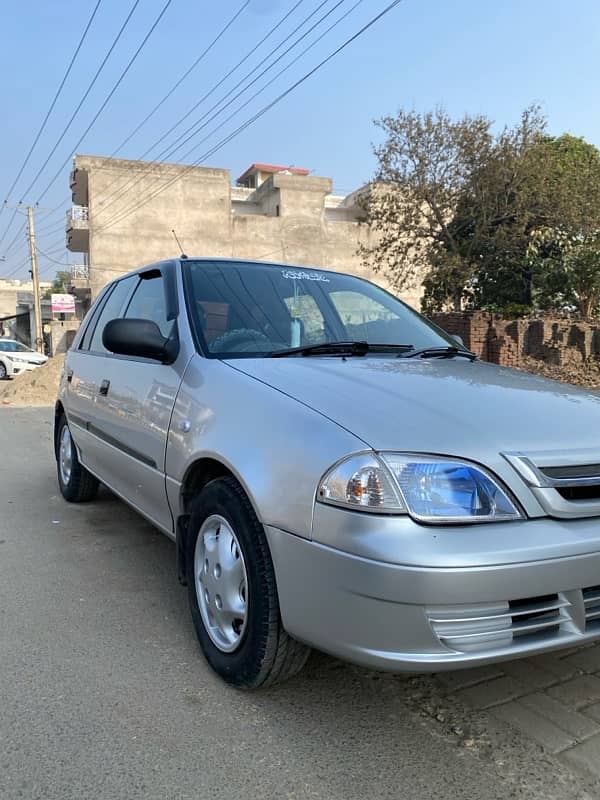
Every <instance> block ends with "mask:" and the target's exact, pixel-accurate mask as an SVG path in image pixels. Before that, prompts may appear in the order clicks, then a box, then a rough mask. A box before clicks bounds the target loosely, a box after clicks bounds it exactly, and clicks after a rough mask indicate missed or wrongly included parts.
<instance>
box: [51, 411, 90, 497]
mask: <svg viewBox="0 0 600 800" xmlns="http://www.w3.org/2000/svg"><path fill="white" fill-rule="evenodd" d="M56 471H57V473H58V486H59V488H60V493H61V494H62V496H63V497H64V498H65V500H68V501H69V503H87V502H89V501H90V500H93V499H94V498H95V497H96V494H97V493H98V486H99V482H98V479H97V478H95V477H94V476H93V475H92V474H91V472H88V471H87V469H86V468H85V467H82V466H81V464H80V463H79V458H78V457H77V449H76V447H75V444H74V442H73V439H72V438H71V431H70V430H69V425H68V423H67V418H66V417H65V416H64V415H63V416H62V417H61V418H60V421H59V423H58V428H57V430H56Z"/></svg>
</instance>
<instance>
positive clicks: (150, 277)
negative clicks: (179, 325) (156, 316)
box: [121, 267, 178, 336]
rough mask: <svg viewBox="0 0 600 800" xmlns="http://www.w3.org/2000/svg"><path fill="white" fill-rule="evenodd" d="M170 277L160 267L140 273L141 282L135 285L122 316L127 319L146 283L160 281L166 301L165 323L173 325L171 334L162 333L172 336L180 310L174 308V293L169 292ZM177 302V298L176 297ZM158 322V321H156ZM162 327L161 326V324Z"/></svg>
mask: <svg viewBox="0 0 600 800" xmlns="http://www.w3.org/2000/svg"><path fill="white" fill-rule="evenodd" d="M170 277H171V276H169V275H168V274H167V270H163V269H161V268H160V267H152V268H151V269H147V270H144V271H143V272H140V273H139V281H138V282H137V284H136V285H135V287H134V289H133V291H132V292H131V294H130V295H129V297H128V298H127V301H126V304H125V306H124V308H123V309H122V310H121V316H122V317H123V318H124V319H126V318H127V315H128V314H129V310H130V308H131V305H132V303H133V302H134V301H135V299H136V295H137V293H138V291H140V290H141V288H142V286H143V285H144V284H145V283H147V282H148V283H149V282H150V281H157V280H158V281H160V285H161V289H162V296H163V301H164V311H165V321H166V322H171V323H173V324H172V325H171V328H170V333H168V334H165V333H164V331H162V330H161V333H163V335H166V336H172V335H173V333H174V331H175V330H176V327H175V325H174V322H175V320H176V319H177V316H178V309H177V307H175V308H174V307H173V297H172V292H170V291H169V278H170ZM175 300H176V296H175ZM154 321H155V322H156V320H154ZM159 327H160V324H159Z"/></svg>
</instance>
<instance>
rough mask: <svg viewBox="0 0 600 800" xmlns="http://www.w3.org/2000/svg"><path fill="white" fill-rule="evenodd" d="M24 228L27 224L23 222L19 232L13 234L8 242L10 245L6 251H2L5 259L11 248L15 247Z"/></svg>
mask: <svg viewBox="0 0 600 800" xmlns="http://www.w3.org/2000/svg"><path fill="white" fill-rule="evenodd" d="M26 227H27V222H24V223H23V224H22V225H21V227H20V228H19V230H18V231H17V232H16V233H15V235H14V237H13V238H12V239H11V241H10V244H9V245H7V247H6V250H5V251H4V256H5V257H6V256H7V255H8V254H9V253H10V251H11V250H12V248H13V247H14V246H15V244H16V243H17V241H18V239H19V237H20V236H21V234H22V233H24V231H25V228H26Z"/></svg>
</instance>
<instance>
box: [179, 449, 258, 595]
mask: <svg viewBox="0 0 600 800" xmlns="http://www.w3.org/2000/svg"><path fill="white" fill-rule="evenodd" d="M218 478H233V479H234V480H236V481H237V482H238V483H239V485H240V486H241V487H242V490H243V491H244V494H245V495H246V497H247V498H248V502H249V503H250V504H251V506H252V508H253V509H254V513H255V514H256V517H257V519H258V520H259V522H261V516H260V514H259V513H258V509H257V507H256V503H255V502H254V498H253V497H252V494H251V492H249V491H248V487H247V485H246V483H245V481H244V480H242V478H241V477H240V475H239V474H237V472H236V471H235V470H234V469H233V468H232V467H231V466H230V465H229V464H227V463H226V462H225V461H224V460H221V459H219V458H216V457H214V456H212V455H204V456H202V457H199V458H197V459H196V460H195V461H193V462H192V463H191V464H189V466H188V468H187V469H186V471H185V474H184V476H183V480H182V482H181V487H180V491H179V514H178V516H177V519H176V524H175V542H176V553H177V575H178V578H179V582H180V583H181V584H183V585H186V563H185V560H186V555H185V554H186V538H187V528H188V524H189V520H190V513H191V507H192V502H193V500H194V498H195V497H197V496H198V495H199V494H200V492H201V491H202V490H203V489H204V487H205V486H208V484H209V483H210V482H211V481H214V480H217V479H218ZM261 524H262V522H261Z"/></svg>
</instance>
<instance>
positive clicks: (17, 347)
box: [0, 339, 31, 353]
mask: <svg viewBox="0 0 600 800" xmlns="http://www.w3.org/2000/svg"><path fill="white" fill-rule="evenodd" d="M0 350H3V351H4V352H5V353H23V352H25V353H30V352H31V350H30V349H29V348H28V347H25V345H24V344H21V342H15V341H13V340H12V339H6V340H4V341H3V340H2V339H0Z"/></svg>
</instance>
